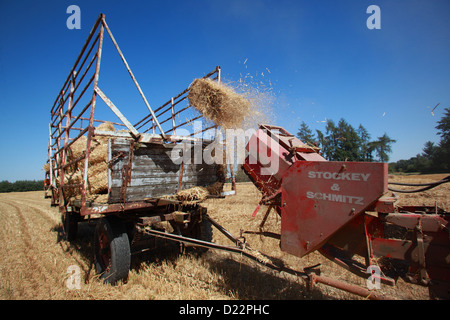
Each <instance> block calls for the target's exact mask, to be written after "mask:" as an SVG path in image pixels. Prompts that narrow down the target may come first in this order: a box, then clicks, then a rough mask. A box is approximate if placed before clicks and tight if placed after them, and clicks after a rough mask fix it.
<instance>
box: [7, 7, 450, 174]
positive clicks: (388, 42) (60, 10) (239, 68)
mask: <svg viewBox="0 0 450 320" xmlns="http://www.w3.org/2000/svg"><path fill="white" fill-rule="evenodd" d="M71 4H76V5H78V6H79V7H80V9H81V30H69V29H68V28H67V27H66V20H67V18H68V17H69V14H67V13H66V9H67V7H68V6H69V5H71ZM371 4H375V5H378V6H379V7H380V9H381V29H380V30H376V29H374V30H369V29H368V28H367V26H366V20H367V18H368V17H369V16H370V14H367V13H366V9H367V7H368V6H369V5H371ZM100 12H103V13H105V14H106V19H107V22H108V25H109V26H110V28H111V29H112V32H113V33H114V35H115V37H116V39H117V41H118V42H119V45H120V47H121V49H122V51H123V52H124V54H125V56H126V58H127V60H128V62H129V64H130V66H131V68H132V69H133V71H134V73H135V75H136V77H137V79H138V81H139V83H140V85H141V87H142V88H143V90H144V92H145V93H146V96H147V98H148V100H149V102H150V104H151V105H152V106H153V107H157V106H159V105H160V104H162V103H163V102H165V101H167V100H168V99H169V98H170V97H171V96H172V95H174V94H176V93H178V92H179V91H181V90H183V89H185V88H186V87H187V86H188V85H189V84H190V83H191V82H192V80H193V79H194V78H196V77H199V76H202V75H204V74H205V73H207V72H209V71H211V70H213V69H214V68H215V66H216V65H220V66H221V67H222V71H223V77H224V79H226V80H229V81H237V80H239V78H240V77H241V75H245V74H251V75H254V76H255V77H257V76H258V77H260V78H262V77H264V79H263V80H264V81H270V83H271V84H272V86H273V92H274V95H275V98H276V100H275V103H274V105H273V108H274V111H275V114H276V119H274V123H275V124H277V125H281V126H283V127H285V128H286V129H287V130H288V131H291V132H292V133H296V132H297V129H298V127H299V124H300V122H301V121H305V122H306V123H307V124H308V125H309V126H310V127H311V128H312V129H322V130H323V129H324V126H325V125H324V123H323V122H320V121H322V120H324V119H325V118H327V119H333V120H335V121H336V122H337V121H339V119H340V118H344V119H345V120H347V121H348V122H349V123H350V124H352V125H353V126H354V127H357V126H358V125H359V124H362V125H363V126H364V127H366V128H367V129H368V131H369V133H370V134H371V135H372V138H373V139H376V137H379V136H381V135H383V134H384V133H385V132H386V133H387V134H388V135H389V136H390V137H391V138H393V139H396V140H397V143H395V144H394V145H393V153H392V154H391V155H390V156H391V157H390V158H391V159H390V160H391V161H397V160H399V159H408V158H410V157H412V156H415V155H416V154H418V153H420V152H422V148H423V145H424V143H425V142H426V141H435V142H437V141H438V140H439V138H438V137H437V135H436V129H435V126H436V121H438V120H439V119H440V118H441V117H442V114H443V109H444V108H445V107H449V106H450V1H448V0H428V1H426V0H421V1H414V0H404V1H401V0H397V1H382V0H371V1H365V0H352V1H349V0H340V1H324V0H322V1H313V0H309V1H300V0H293V1H280V0H277V1H251V0H240V1H238V0H226V1H225V0H223V1H222V0H212V1H206V0H205V1H201V0H191V1H151V0H149V1H133V0H129V1H123V0H121V1H114V0H109V1H77V0H74V1H22V0H14V1H12V0H1V1H0V39H1V42H0V109H1V115H0V130H1V135H2V139H0V150H1V152H2V156H1V157H0V180H9V181H15V180H19V179H42V178H43V171H42V169H41V168H42V165H43V164H44V163H45V161H46V154H47V142H48V122H49V110H50V107H51V105H52V104H53V102H54V100H55V98H56V95H57V93H58V91H59V90H60V88H61V86H62V84H63V82H64V80H65V79H66V77H67V74H68V72H69V70H70V68H71V67H72V65H73V63H74V61H75V58H76V57H77V55H78V53H79V51H80V49H81V46H82V45H83V44H84V41H85V39H86V37H87V35H88V33H89V31H90V29H91V27H92V25H93V23H94V21H95V19H96V18H97V16H98V15H99V13H100ZM112 49H113V48H112V47H111V46H109V47H108V46H106V47H105V50H104V57H105V58H104V60H103V62H105V64H108V63H109V64H110V65H114V62H115V61H118V60H117V59H116V57H115V56H114V55H116V56H117V54H116V53H115V52H113V51H112ZM114 59H116V60H114ZM244 62H245V64H244ZM102 68H103V66H102ZM121 68H122V69H123V67H121ZM105 70H106V67H105ZM267 70H270V73H269V72H267ZM262 74H264V75H262ZM122 75H123V77H120V78H119V77H117V79H116V78H115V77H112V76H108V74H105V75H104V74H102V73H101V74H100V83H102V80H103V81H104V82H105V83H107V85H108V86H109V87H108V90H109V91H108V92H110V93H111V94H112V95H114V97H113V99H112V100H113V101H114V102H115V103H116V105H118V106H119V108H120V109H121V111H122V112H123V113H125V114H126V115H129V114H131V118H132V117H133V115H134V114H135V111H136V110H139V114H141V115H142V114H143V112H145V110H146V108H145V105H144V104H143V103H142V102H141V101H140V100H139V96H137V95H136V94H137V93H136V89H135V88H133V86H132V84H131V85H130V86H127V85H125V84H124V83H122V82H124V81H130V80H129V77H128V75H127V74H126V73H125V72H123V73H122ZM116 80H117V81H116ZM127 83H128V82H127ZM266 83H267V82H266ZM125 89H127V90H128V89H129V91H126V90H125ZM132 96H133V97H135V96H136V97H137V99H136V100H134V98H133V97H132ZM135 102H136V103H135ZM438 102H440V105H439V106H438V108H436V110H435V116H433V115H432V114H431V112H430V110H431V109H430V108H432V107H434V106H435V105H436V104H437V103H438ZM427 107H428V108H427ZM135 109H136V110H135ZM141 111H142V112H141ZM136 114H137V111H136ZM131 120H132V122H133V120H135V119H131Z"/></svg>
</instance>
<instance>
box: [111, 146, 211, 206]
mask: <svg viewBox="0 0 450 320" xmlns="http://www.w3.org/2000/svg"><path fill="white" fill-rule="evenodd" d="M173 148H174V145H173V144H170V145H161V144H143V145H139V147H138V148H136V149H135V150H134V152H133V161H132V167H131V181H130V183H129V184H128V185H127V188H126V199H125V200H126V201H142V200H144V199H146V198H155V197H161V196H164V195H172V194H175V193H177V192H178V186H179V179H180V169H181V165H180V164H176V163H174V162H173V161H172V160H171V157H170V155H171V152H172V150H173ZM129 150H130V141H129V140H127V139H114V140H113V141H111V143H110V152H111V158H110V159H113V160H112V161H111V170H110V171H111V172H110V175H109V178H110V185H109V187H110V196H109V203H118V202H121V190H122V189H121V188H122V168H123V166H124V165H127V164H128V156H129ZM217 179H218V178H217V165H216V164H213V165H208V164H206V163H202V164H185V168H184V172H183V180H182V186H181V188H182V189H187V188H191V187H194V186H208V185H210V184H212V183H214V182H216V181H217ZM122 201H123V200H122Z"/></svg>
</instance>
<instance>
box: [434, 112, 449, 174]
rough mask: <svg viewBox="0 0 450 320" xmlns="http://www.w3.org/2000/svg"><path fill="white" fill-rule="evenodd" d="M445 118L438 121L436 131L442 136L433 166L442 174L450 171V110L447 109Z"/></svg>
mask: <svg viewBox="0 0 450 320" xmlns="http://www.w3.org/2000/svg"><path fill="white" fill-rule="evenodd" d="M444 110H445V113H444V116H443V117H442V118H441V120H439V121H438V125H437V126H436V129H438V135H440V136H441V140H440V141H439V145H438V148H437V149H436V150H435V158H434V160H435V161H433V165H434V166H436V169H437V170H438V171H440V172H449V171H450V108H445V109H444Z"/></svg>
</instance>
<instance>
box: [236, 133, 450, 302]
mask: <svg viewBox="0 0 450 320" xmlns="http://www.w3.org/2000/svg"><path fill="white" fill-rule="evenodd" d="M247 151H248V155H247V157H246V159H245V163H244V165H243V168H244V170H245V171H246V173H247V174H248V176H249V177H250V178H251V180H252V181H253V183H254V184H255V185H256V186H257V187H258V189H259V190H260V191H261V192H262V194H263V197H262V199H261V202H260V205H267V206H269V209H268V211H267V212H266V215H265V216H264V218H263V221H262V223H261V225H260V233H261V234H264V232H263V231H262V230H263V226H264V223H265V220H266V219H267V216H268V214H269V212H270V210H271V209H272V208H273V209H275V210H276V212H277V213H278V214H279V215H280V216H281V236H278V237H279V238H280V240H281V250H283V251H286V252H288V253H290V254H293V255H295V256H298V257H303V256H305V255H307V254H309V253H311V252H313V251H315V250H319V251H320V252H321V253H322V254H323V255H325V256H326V257H328V258H329V259H331V260H332V261H334V262H336V263H338V264H339V265H341V266H343V267H345V268H347V269H348V270H350V271H351V272H353V273H355V274H358V275H360V276H363V277H366V278H367V277H368V276H372V273H371V272H370V270H373V269H374V268H378V270H380V272H379V278H378V279H379V280H380V281H382V282H383V283H388V284H395V281H396V280H397V279H398V277H402V278H403V279H404V280H406V281H408V282H412V283H416V284H421V285H427V286H429V288H430V293H431V294H432V295H435V296H438V297H444V298H449V297H450V294H449V290H450V233H449V227H450V224H449V221H450V215H449V213H447V212H444V211H443V210H441V209H439V208H437V207H414V206H408V207H399V206H395V205H394V202H395V201H396V200H397V199H396V198H394V197H389V196H387V194H388V191H389V188H388V180H387V178H388V166H387V164H386V163H370V162H332V161H326V160H325V159H324V158H323V157H322V156H320V154H319V153H318V151H319V149H318V148H316V147H312V146H308V145H306V144H304V143H303V142H302V141H300V140H299V139H297V138H296V137H295V136H293V135H291V134H289V133H288V132H287V131H286V130H284V129H283V128H281V127H276V126H269V125H261V126H260V128H259V130H258V131H257V132H256V133H255V134H254V135H253V136H252V137H251V138H250V140H249V143H248V145H247ZM444 182H448V179H445V180H443V181H440V182H438V183H434V184H432V185H431V186H429V187H427V188H430V187H433V186H436V185H438V184H440V183H444ZM258 209H259V206H258V208H257V210H258ZM257 210H255V213H254V215H256V212H257ZM357 256H360V257H362V258H360V259H359V260H358V259H356V257H357ZM361 261H365V262H364V263H362V262H361ZM368 272H369V273H368ZM312 280H313V283H314V279H312Z"/></svg>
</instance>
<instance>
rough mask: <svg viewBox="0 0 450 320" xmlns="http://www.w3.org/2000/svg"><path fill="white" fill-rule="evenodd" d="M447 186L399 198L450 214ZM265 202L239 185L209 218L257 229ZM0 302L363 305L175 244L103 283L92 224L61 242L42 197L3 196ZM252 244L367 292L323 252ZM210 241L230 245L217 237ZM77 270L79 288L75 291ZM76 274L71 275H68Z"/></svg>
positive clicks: (403, 291) (270, 227) (56, 220)
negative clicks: (300, 253) (121, 279)
mask: <svg viewBox="0 0 450 320" xmlns="http://www.w3.org/2000/svg"><path fill="white" fill-rule="evenodd" d="M445 176H446V175H420V176H390V180H393V181H408V182H431V181H436V180H440V179H442V178H443V177H445ZM449 191H450V185H449V184H444V185H441V186H439V187H437V188H435V189H432V190H429V191H426V192H423V193H421V194H411V195H400V204H412V205H424V204H425V205H434V204H435V202H437V204H438V205H439V206H441V207H442V208H444V209H445V210H447V211H448V210H449V209H450V199H449ZM259 200H260V194H259V192H258V190H257V189H256V188H255V187H254V186H253V185H252V184H250V183H240V184H238V192H237V195H235V196H229V197H227V198H226V199H209V200H207V201H206V202H205V203H204V205H205V206H206V207H207V208H208V213H209V215H210V216H211V217H212V218H213V219H215V220H216V221H217V222H219V223H220V224H221V225H223V226H224V227H225V228H227V229H228V230H229V231H231V233H232V234H234V235H239V231H240V230H241V229H243V230H257V229H258V225H259V223H260V221H261V219H262V216H263V214H264V212H265V210H264V208H261V210H260V212H259V213H258V215H257V216H256V218H254V219H253V218H252V213H253V211H254V209H255V207H256V205H257V203H258V201H259ZM0 221H1V226H2V227H1V228H0V243H1V245H0V299H16V300H23V299H45V300H48V299H58V300H61V299H62V300H66V299H69V300H72V299H132V300H134V299H145V300H148V299H154V300H161V299H164V300H172V299H176V300H179V299H185V300H193V299H195V300H207V299H221V300H229V299H231V300H234V299H242V300H251V299H275V300H278V299H280V300H293V299H309V300H311V299H314V300H322V299H360V298H358V297H356V296H354V295H352V294H349V293H346V292H343V291H340V290H338V289H334V288H331V287H327V286H324V285H320V284H318V285H317V286H316V287H315V288H314V289H313V290H309V289H308V288H307V286H306V285H305V283H304V281H303V280H302V279H300V278H297V277H295V276H291V275H287V274H284V273H278V272H275V271H272V270H270V269H267V268H265V267H263V266H260V265H258V264H257V263H255V262H253V261H251V260H249V259H247V258H245V257H242V256H240V255H237V254H231V253H225V252H221V251H217V250H210V251H209V252H207V253H206V254H203V255H201V256H199V255H196V254H180V253H179V248H178V246H177V245H176V244H174V243H171V242H165V241H163V240H161V241H159V242H158V247H157V248H155V249H153V250H150V251H147V252H145V253H141V254H136V255H133V256H132V267H131V271H130V275H129V279H128V281H127V282H126V283H119V284H117V285H115V286H111V285H107V284H103V283H102V282H101V281H100V280H99V279H98V276H97V275H96V273H95V269H94V266H93V256H92V248H91V238H92V235H93V230H94V227H95V221H92V222H91V223H89V224H88V223H83V224H82V225H80V227H79V238H78V239H77V240H76V241H75V242H73V243H68V242H65V241H63V240H61V224H60V214H59V212H58V209H57V208H53V207H51V206H50V200H49V199H44V194H43V192H41V191H36V192H23V193H3V194H0ZM280 223H281V221H280V218H279V217H277V215H276V214H275V213H272V214H271V215H270V216H269V219H268V220H267V223H266V226H265V230H266V231H273V232H279V229H280ZM246 239H247V241H248V243H249V244H250V245H251V246H252V247H253V248H255V249H257V250H260V251H261V252H264V253H265V254H268V255H269V256H271V257H274V258H277V259H281V260H283V262H284V263H285V264H286V265H288V266H290V267H291V268H293V269H297V270H300V269H302V268H304V267H307V266H311V265H315V264H317V263H320V264H321V266H320V269H321V272H322V275H325V276H328V277H331V278H335V279H339V280H343V281H347V282H349V283H353V284H357V285H360V286H363V287H364V286H365V280H364V279H360V278H358V277H357V276H355V275H353V274H351V273H349V272H347V271H346V270H344V269H342V268H340V267H338V266H337V265H335V264H334V263H333V262H330V261H329V260H327V259H326V258H324V257H323V256H321V255H320V254H319V253H312V254H310V255H308V256H307V257H304V258H302V259H300V258H296V257H294V256H291V255H289V254H286V253H283V252H281V251H280V250H279V241H278V240H275V239H271V238H261V237H260V236H258V235H246ZM213 241H214V242H216V243H221V244H231V243H230V241H229V240H228V239H226V238H225V237H224V236H223V235H221V234H220V233H218V232H215V233H214V235H213ZM73 266H75V268H76V269H77V270H79V271H80V276H81V284H80V287H79V288H73V286H71V285H70V284H71V282H70V280H71V278H70V276H71V275H72V273H71V271H70V270H73V268H74V267H73ZM71 268H72V269H71ZM380 292H381V293H383V294H386V295H389V296H391V297H393V298H395V299H402V300H411V299H429V296H428V290H427V289H426V288H424V287H420V286H415V285H411V284H408V283H405V282H404V281H403V280H401V279H399V281H398V283H397V285H396V287H395V288H392V287H388V286H385V285H382V287H381V290H380Z"/></svg>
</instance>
